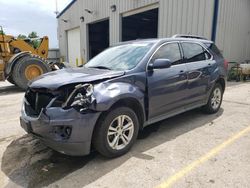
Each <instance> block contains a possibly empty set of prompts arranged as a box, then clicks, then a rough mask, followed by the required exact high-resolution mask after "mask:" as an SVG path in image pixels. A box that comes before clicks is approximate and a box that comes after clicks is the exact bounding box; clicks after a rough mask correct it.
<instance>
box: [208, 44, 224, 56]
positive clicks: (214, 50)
mask: <svg viewBox="0 0 250 188" xmlns="http://www.w3.org/2000/svg"><path fill="white" fill-rule="evenodd" d="M205 45H206V46H207V47H208V49H209V50H210V51H212V52H213V53H215V54H216V55H218V56H220V57H223V55H222V54H221V51H220V50H219V49H218V48H217V46H216V45H215V44H214V43H205Z"/></svg>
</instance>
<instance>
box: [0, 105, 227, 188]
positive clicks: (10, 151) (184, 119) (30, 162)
mask: <svg viewBox="0 0 250 188" xmlns="http://www.w3.org/2000/svg"><path fill="white" fill-rule="evenodd" d="M222 114H223V109H221V110H220V111H219V112H218V113H217V114H213V115H204V114H203V113H202V112H200V110H193V111H189V112H186V113H183V114H180V115H178V116H175V117H172V118H169V119H167V120H164V121H161V122H159V123H155V124H153V125H150V126H148V127H146V128H145V129H144V130H143V131H141V132H140V133H139V135H138V140H137V142H136V143H135V145H134V147H133V148H132V149H131V151H130V152H128V153H127V154H126V155H124V156H121V157H119V158H115V159H107V158H104V157H102V156H101V155H99V154H98V153H97V152H92V153H91V154H90V155H88V156H85V157H70V156H66V155H63V154H59V153H57V152H55V151H53V150H51V149H49V148H47V147H46V146H44V145H43V144H42V143H41V142H40V141H39V140H37V139H35V138H33V137H32V136H31V135H25V136H22V137H20V138H18V139H16V140H14V141H12V142H11V143H10V144H9V145H8V147H7V149H6V150H5V152H4V154H3V158H2V166H1V169H2V171H3V172H4V173H5V174H6V175H7V176H8V177H9V179H10V180H11V181H12V182H10V183H14V184H17V185H20V186H22V187H44V186H48V185H50V184H52V183H54V182H56V181H58V180H61V179H63V178H64V177H66V176H72V177H74V187H83V186H86V185H88V184H90V183H92V182H94V181H96V180H97V179H99V178H100V177H102V176H104V175H105V174H107V173H109V172H110V171H112V170H114V169H116V168H117V167H119V166H120V165H122V164H123V163H125V162H126V161H127V160H129V159H130V158H131V157H136V158H140V159H144V160H152V159H153V158H154V157H153V156H150V155H147V154H145V151H147V150H149V149H152V148H154V147H156V146H158V145H161V144H163V143H165V142H168V141H171V140H173V139H175V138H177V137H178V136H180V135H182V134H185V133H187V132H189V131H192V130H194V129H196V128H199V127H202V126H204V125H206V124H209V126H214V123H213V121H214V120H215V119H217V118H218V117H219V116H221V115H222ZM69 179H70V178H67V179H66V180H65V179H64V181H69V183H70V180H69ZM71 181H72V180H71ZM71 183H72V182H71ZM69 185H71V184H69ZM72 186H73V185H72ZM56 187H60V185H56Z"/></svg>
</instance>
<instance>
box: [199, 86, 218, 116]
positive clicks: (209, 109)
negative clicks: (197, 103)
mask: <svg viewBox="0 0 250 188" xmlns="http://www.w3.org/2000/svg"><path fill="white" fill-rule="evenodd" d="M222 98H223V90H222V86H221V85H220V84H219V83H216V84H215V86H214V88H213V90H212V92H211V94H210V96H209V100H208V102H207V104H206V105H205V106H204V107H203V111H204V112H206V113H208V114H214V113H217V112H218V111H219V109H220V107H221V103H222Z"/></svg>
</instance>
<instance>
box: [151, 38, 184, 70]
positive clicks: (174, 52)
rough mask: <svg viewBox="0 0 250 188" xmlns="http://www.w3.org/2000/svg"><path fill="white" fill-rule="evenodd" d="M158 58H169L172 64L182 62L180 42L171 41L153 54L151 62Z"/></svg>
mask: <svg viewBox="0 0 250 188" xmlns="http://www.w3.org/2000/svg"><path fill="white" fill-rule="evenodd" d="M156 59H169V60H170V61H171V62H172V65H177V64H180V63H181V53H180V49H179V45H178V43H170V44H166V45H164V46H162V47H161V48H160V49H159V50H158V51H157V52H156V53H155V54H154V56H153V58H152V60H151V62H154V60H156Z"/></svg>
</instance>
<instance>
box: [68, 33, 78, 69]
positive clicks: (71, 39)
mask: <svg viewBox="0 0 250 188" xmlns="http://www.w3.org/2000/svg"><path fill="white" fill-rule="evenodd" d="M67 37H68V61H69V63H70V66H72V67H76V66H77V63H76V61H77V59H78V61H79V62H80V59H81V48H80V28H76V29H72V30H68V32H67Z"/></svg>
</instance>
